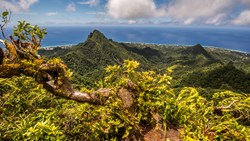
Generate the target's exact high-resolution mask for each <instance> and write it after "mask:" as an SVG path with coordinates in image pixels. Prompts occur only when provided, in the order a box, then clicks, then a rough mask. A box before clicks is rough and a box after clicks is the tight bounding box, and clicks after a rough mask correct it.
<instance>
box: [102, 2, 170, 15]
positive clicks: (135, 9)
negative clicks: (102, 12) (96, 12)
mask: <svg viewBox="0 0 250 141" xmlns="http://www.w3.org/2000/svg"><path fill="white" fill-rule="evenodd" d="M106 8H107V10H108V14H109V15H110V16H112V17H114V18H122V19H128V20H134V19H138V18H146V17H161V16H164V15H165V10H164V9H160V8H157V7H156V4H155V3H154V1H153V0H108V3H107V5H106Z"/></svg>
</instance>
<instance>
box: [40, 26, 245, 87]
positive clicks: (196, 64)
mask: <svg viewBox="0 0 250 141" xmlns="http://www.w3.org/2000/svg"><path fill="white" fill-rule="evenodd" d="M39 53H40V54H41V55H45V56H46V57H49V58H51V57H61V58H62V59H63V61H64V62H65V63H66V64H67V65H68V66H69V68H71V69H72V70H73V71H74V79H73V80H74V83H76V84H84V85H91V84H93V82H94V81H96V80H97V79H100V78H102V77H103V76H104V73H105V72H104V68H105V67H106V66H108V65H114V64H121V63H122V62H123V60H125V59H133V60H136V61H138V62H140V63H141V68H140V69H143V70H148V69H153V70H156V71H158V72H164V71H165V69H166V68H167V67H170V66H173V65H176V67H175V70H174V73H173V77H174V80H175V81H174V82H173V84H174V85H175V86H177V87H178V86H200V87H212V88H220V87H221V86H222V85H224V86H225V85H226V84H228V85H229V86H231V87H232V88H233V89H240V91H243V89H242V88H240V86H237V87H236V86H234V85H233V84H232V83H234V82H235V83H237V85H241V84H243V83H244V86H242V87H244V88H245V84H248V80H247V79H248V75H247V73H249V72H250V55H249V54H246V53H240V52H235V51H229V50H224V49H217V48H204V47H202V45H200V44H197V45H194V46H191V47H187V46H171V45H156V44H142V43H118V42H115V41H113V40H112V39H108V38H107V37H105V35H103V34H102V33H101V32H100V31H98V30H94V31H93V32H91V33H90V34H89V36H88V38H87V39H86V41H84V42H83V43H79V44H78V45H76V46H73V47H68V48H60V47H57V48H53V49H52V50H40V51H39ZM229 62H233V63H234V65H233V67H231V68H229V67H225V66H227V64H228V63H229ZM238 68H239V69H238ZM226 72H227V73H226ZM215 74H217V75H218V76H217V75H215ZM221 74H224V75H227V76H223V75H221ZM235 74H238V75H235ZM229 75H234V76H235V77H239V78H244V79H241V80H239V81H240V82H238V81H233V80H236V78H233V77H234V76H233V77H232V78H231V79H230V84H229V80H228V77H229ZM201 76H202V77H201ZM196 78H197V79H196ZM218 78H220V80H218V81H216V80H217V79H218ZM245 78H246V79H245ZM184 79H185V80H184ZM211 79H212V80H211ZM224 81H225V82H228V83H225V82H224ZM231 81H232V83H231ZM210 82H213V83H216V86H214V85H212V84H209V83H210ZM210 85H211V86H210ZM243 92H248V90H247V91H243Z"/></svg>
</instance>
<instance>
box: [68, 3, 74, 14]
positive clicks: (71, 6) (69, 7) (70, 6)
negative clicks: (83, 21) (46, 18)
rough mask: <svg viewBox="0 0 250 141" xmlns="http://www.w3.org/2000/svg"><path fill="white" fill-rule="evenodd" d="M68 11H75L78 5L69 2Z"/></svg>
mask: <svg viewBox="0 0 250 141" xmlns="http://www.w3.org/2000/svg"><path fill="white" fill-rule="evenodd" d="M66 11H68V12H75V11H76V6H75V4H74V3H69V4H68V6H67V7H66Z"/></svg>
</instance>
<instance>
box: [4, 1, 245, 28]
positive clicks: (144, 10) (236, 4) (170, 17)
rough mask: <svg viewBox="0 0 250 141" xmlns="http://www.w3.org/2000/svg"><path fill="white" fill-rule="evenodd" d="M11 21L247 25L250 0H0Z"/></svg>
mask: <svg viewBox="0 0 250 141" xmlns="http://www.w3.org/2000/svg"><path fill="white" fill-rule="evenodd" d="M0 9H1V11H3V10H6V9H7V10H11V11H12V21H11V24H13V25H14V24H16V23H17V21H18V20H26V21H28V22H30V23H32V24H38V25H42V26H43V25H44V26H72V25H92V24H98V25H167V26H218V27H224V26H226V27H227V26H230V27H250V0H0Z"/></svg>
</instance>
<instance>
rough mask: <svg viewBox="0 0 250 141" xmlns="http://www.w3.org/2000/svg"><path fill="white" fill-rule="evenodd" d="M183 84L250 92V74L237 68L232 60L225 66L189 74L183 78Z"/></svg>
mask: <svg viewBox="0 0 250 141" xmlns="http://www.w3.org/2000/svg"><path fill="white" fill-rule="evenodd" d="M181 84H182V85H183V86H190V87H202V88H214V89H227V90H237V91H238V92H244V93H250V87H249V86H250V74H247V73H245V72H244V71H242V70H239V69H237V68H236V67H235V66H234V64H233V63H232V62H229V63H228V64H226V65H224V66H220V67H218V68H215V69H212V70H209V71H198V72H193V73H191V74H189V75H188V76H187V77H186V78H184V79H182V82H181Z"/></svg>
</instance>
